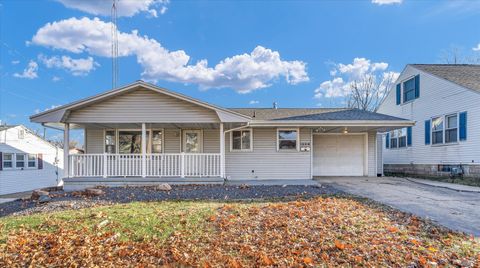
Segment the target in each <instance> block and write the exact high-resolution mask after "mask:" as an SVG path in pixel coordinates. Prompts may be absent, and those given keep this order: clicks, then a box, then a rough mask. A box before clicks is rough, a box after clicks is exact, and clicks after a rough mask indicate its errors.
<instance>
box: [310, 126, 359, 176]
mask: <svg viewBox="0 0 480 268" xmlns="http://www.w3.org/2000/svg"><path fill="white" fill-rule="evenodd" d="M313 175H314V176H364V175H365V135H342V134H340V135H315V136H314V138H313Z"/></svg>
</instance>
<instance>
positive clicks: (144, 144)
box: [142, 123, 147, 178]
mask: <svg viewBox="0 0 480 268" xmlns="http://www.w3.org/2000/svg"><path fill="white" fill-rule="evenodd" d="M146 161H147V128H146V126H145V123H142V178H145V177H146V176H147V162H146Z"/></svg>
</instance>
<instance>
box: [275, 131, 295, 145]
mask: <svg viewBox="0 0 480 268" xmlns="http://www.w3.org/2000/svg"><path fill="white" fill-rule="evenodd" d="M277 138H278V150H297V149H298V130H297V129H279V130H278V135H277Z"/></svg>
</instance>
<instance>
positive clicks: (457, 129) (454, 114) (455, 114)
mask: <svg viewBox="0 0 480 268" xmlns="http://www.w3.org/2000/svg"><path fill="white" fill-rule="evenodd" d="M452 116H455V117H457V126H456V127H454V128H448V127H447V126H448V121H447V118H449V117H452ZM459 117H460V115H459V113H453V114H447V115H445V129H444V133H443V136H444V137H443V139H444V143H445V144H452V143H457V142H458V140H459V139H460V132H459V130H460V128H459V125H460V122H459ZM453 129H456V131H455V133H456V134H457V135H456V136H457V139H456V140H455V141H449V142H447V130H453Z"/></svg>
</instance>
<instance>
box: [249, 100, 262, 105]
mask: <svg viewBox="0 0 480 268" xmlns="http://www.w3.org/2000/svg"><path fill="white" fill-rule="evenodd" d="M259 103H260V102H259V101H258V100H251V101H249V102H248V104H250V105H255V104H259Z"/></svg>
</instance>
